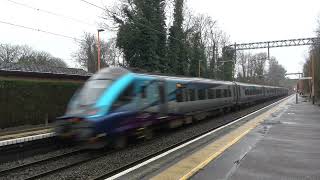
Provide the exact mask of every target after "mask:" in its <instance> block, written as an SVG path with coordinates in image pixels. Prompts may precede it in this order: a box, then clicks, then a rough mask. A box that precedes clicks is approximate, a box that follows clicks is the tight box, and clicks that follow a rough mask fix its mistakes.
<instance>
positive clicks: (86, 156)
mask: <svg viewBox="0 0 320 180" xmlns="http://www.w3.org/2000/svg"><path fill="white" fill-rule="evenodd" d="M273 102H275V100H274V101H273ZM277 102H278V101H277ZM271 103H272V102H270V103H268V104H271ZM268 104H267V105H268ZM269 106H270V105H269ZM259 109H261V108H258V110H257V108H256V109H254V108H253V109H252V110H247V111H245V112H243V113H241V112H239V115H237V117H236V118H235V119H233V120H230V121H229V122H224V123H222V124H220V125H218V126H216V127H213V128H211V129H209V130H207V131H203V132H201V133H198V134H197V135H195V136H192V137H189V138H186V139H184V140H183V141H179V142H177V143H174V144H171V145H169V146H167V147H164V148H162V149H159V150H157V151H156V152H153V153H151V154H146V155H145V156H143V157H142V156H141V157H139V158H137V159H136V160H134V161H131V162H130V161H129V162H125V163H123V164H122V165H121V166H119V167H117V168H113V169H106V170H104V171H103V172H104V173H100V174H96V175H92V176H90V179H97V180H98V179H106V178H110V177H111V179H114V178H116V177H118V175H119V174H121V173H122V172H125V171H127V170H128V169H132V168H133V169H134V168H135V167H136V166H139V165H141V164H144V163H145V162H148V161H150V159H154V158H155V157H157V156H161V155H162V154H164V153H167V152H170V151H172V150H173V149H176V148H178V147H180V146H183V145H184V144H186V143H189V142H192V141H194V140H195V139H197V138H199V137H201V136H204V135H205V134H208V133H210V132H212V131H215V130H217V129H222V128H223V127H225V126H227V125H229V124H234V123H235V122H237V121H238V120H239V119H241V118H243V117H246V116H247V115H248V114H252V113H254V112H256V111H259ZM237 119H238V120H237ZM156 139H157V138H156ZM137 146H138V145H137ZM112 152H113V150H107V151H105V152H101V151H100V152H99V151H92V150H77V151H73V152H69V153H65V154H61V155H58V156H54V157H50V158H46V159H42V160H39V161H34V162H31V163H27V164H23V165H20V166H15V167H12V168H9V169H5V170H2V171H0V179H2V178H4V179H14V178H19V179H39V178H44V177H56V176H55V175H57V174H60V173H62V172H65V171H68V170H71V169H72V168H73V167H77V166H80V165H83V164H86V163H88V162H91V161H94V160H97V159H99V158H102V157H105V156H108V155H110V154H112ZM49 167H51V168H49ZM84 179H86V178H85V177H84Z"/></svg>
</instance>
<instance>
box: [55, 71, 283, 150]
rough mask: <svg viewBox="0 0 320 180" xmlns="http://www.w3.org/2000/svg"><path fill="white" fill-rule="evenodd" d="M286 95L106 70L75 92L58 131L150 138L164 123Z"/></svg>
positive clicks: (117, 142) (90, 137)
mask: <svg viewBox="0 0 320 180" xmlns="http://www.w3.org/2000/svg"><path fill="white" fill-rule="evenodd" d="M286 95H288V89H286V88H281V87H272V86H262V85H255V84H244V83H238V82H228V81H216V80H212V79H203V78H186V77H170V76H161V75H151V74H141V73H133V72H130V71H128V70H126V69H124V68H106V69H102V70H101V71H99V72H98V73H96V74H94V75H93V76H92V77H91V78H90V79H89V80H88V81H87V82H86V83H85V84H84V85H83V87H82V88H80V89H79V90H78V91H77V92H76V93H75V94H74V96H73V97H72V99H71V100H70V103H69V105H68V108H67V111H66V113H65V115H64V116H63V117H60V118H58V120H57V126H56V133H57V135H58V136H60V137H72V138H74V139H76V140H80V141H94V140H96V139H101V137H104V138H107V139H108V140H110V141H111V142H112V143H113V144H114V146H123V145H125V142H126V139H127V137H128V136H141V137H145V138H150V137H151V136H152V131H153V129H155V128H157V127H160V126H162V127H163V125H164V126H166V127H169V128H176V127H179V126H182V125H183V124H190V123H192V122H193V121H198V120H202V119H205V118H206V117H208V116H211V115H213V114H214V113H217V112H218V111H228V110H230V109H232V108H237V107H240V106H243V105H250V104H254V103H257V102H259V101H265V100H268V99H272V98H277V97H281V96H286Z"/></svg>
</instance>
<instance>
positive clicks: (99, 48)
mask: <svg viewBox="0 0 320 180" xmlns="http://www.w3.org/2000/svg"><path fill="white" fill-rule="evenodd" d="M103 31H104V29H98V71H99V70H100V68H101V47H100V32H103Z"/></svg>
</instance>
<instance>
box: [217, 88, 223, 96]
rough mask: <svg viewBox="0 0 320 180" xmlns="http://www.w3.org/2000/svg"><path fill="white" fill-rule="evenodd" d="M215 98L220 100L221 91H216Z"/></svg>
mask: <svg viewBox="0 0 320 180" xmlns="http://www.w3.org/2000/svg"><path fill="white" fill-rule="evenodd" d="M216 97H217V98H222V92H221V89H216Z"/></svg>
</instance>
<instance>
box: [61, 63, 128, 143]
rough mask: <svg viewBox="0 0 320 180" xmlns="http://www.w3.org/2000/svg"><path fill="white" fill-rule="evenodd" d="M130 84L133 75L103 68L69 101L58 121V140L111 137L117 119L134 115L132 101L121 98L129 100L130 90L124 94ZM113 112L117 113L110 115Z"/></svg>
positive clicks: (117, 69) (92, 140)
mask: <svg viewBox="0 0 320 180" xmlns="http://www.w3.org/2000/svg"><path fill="white" fill-rule="evenodd" d="M132 83H133V75H132V73H130V72H129V71H127V70H126V69H122V68H106V69H103V70H101V71H99V72H98V73H96V74H95V75H93V76H92V77H91V78H90V79H89V80H88V81H87V82H86V83H85V84H84V85H83V87H82V88H80V89H79V90H78V91H77V92H76V93H75V94H74V96H73V97H72V98H71V100H70V102H69V104H68V107H67V111H66V113H65V115H64V116H62V117H59V118H57V121H56V127H55V132H56V134H57V136H58V137H60V138H62V139H68V140H72V141H76V142H95V141H97V140H98V139H101V138H102V137H106V136H107V135H109V133H112V131H113V129H114V126H115V125H116V122H117V121H116V120H117V118H121V117H120V116H121V115H123V114H126V115H128V113H129V114H130V112H132V111H134V109H132V108H133V107H134V106H133V107H132V106H130V105H129V104H130V102H131V100H127V101H125V100H123V99H121V98H120V97H123V96H126V95H127V96H131V93H132V92H131V91H132V89H130V90H131V91H130V92H127V91H128V88H129V86H130V85H131V84H132ZM119 98H120V99H119ZM119 101H120V102H119ZM129 106H130V107H131V108H130V107H129ZM114 110H117V111H118V113H111V111H114ZM121 112H122V113H121ZM124 112H126V113H124Z"/></svg>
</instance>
